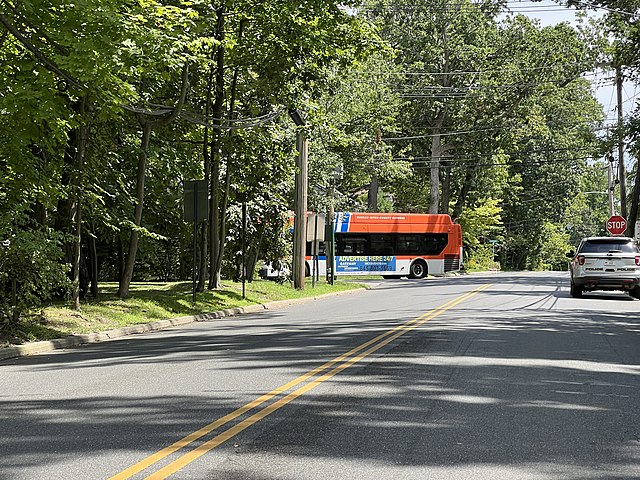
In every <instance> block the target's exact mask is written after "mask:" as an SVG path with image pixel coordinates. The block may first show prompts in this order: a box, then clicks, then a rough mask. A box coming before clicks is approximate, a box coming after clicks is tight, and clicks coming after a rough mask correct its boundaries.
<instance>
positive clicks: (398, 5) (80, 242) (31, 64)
mask: <svg viewBox="0 0 640 480" xmlns="http://www.w3.org/2000/svg"><path fill="white" fill-rule="evenodd" d="M602 3H603V4H607V2H606V1H604V0H603V1H602ZM618 3H619V2H617V3H616V5H618ZM504 8H505V4H503V3H502V2H496V1H495V0H486V1H480V2H478V1H475V2H471V1H469V0H461V1H458V0H456V2H452V1H451V0H434V1H430V2H417V3H411V2H404V1H389V0H366V1H364V2H349V1H348V2H336V1H332V0H310V1H307V2H304V3H302V4H301V3H300V2H298V1H294V0H275V1H268V2H267V1H258V2H255V1H246V0H216V1H213V2H211V1H204V0H192V1H183V0H172V1H159V0H137V1H133V2H124V3H122V2H115V1H112V0H80V1H74V2H68V1H65V0H62V1H56V2H50V1H48V0H31V1H22V2H17V1H14V0H0V47H1V48H0V83H1V84H2V87H3V88H2V89H0V135H2V137H3V138H4V139H5V140H4V141H3V142H2V144H0V169H1V171H2V175H0V218H1V219H2V220H3V225H2V230H0V235H1V237H2V238H0V240H7V241H10V242H9V244H10V245H11V246H10V247H8V248H4V249H0V254H1V257H0V258H1V262H0V287H2V288H3V293H2V296H1V297H0V303H1V307H2V318H3V319H11V320H4V322H5V323H4V324H3V325H9V326H3V328H12V327H11V326H10V324H11V322H13V323H14V324H15V320H16V318H17V316H19V315H20V313H22V312H25V311H27V310H28V309H29V308H30V307H31V306H32V305H35V304H36V303H37V302H38V301H42V300H44V299H45V298H47V297H49V296H50V295H51V294H57V295H58V296H65V295H66V293H65V285H67V282H66V281H65V279H64V278H63V277H64V275H63V276H61V275H60V273H61V272H63V273H66V274H67V275H66V277H68V278H69V279H70V280H71V282H70V285H72V286H73V288H71V289H70V290H69V293H70V295H71V298H72V301H73V303H74V305H75V306H76V307H79V305H80V298H81V297H82V295H86V294H89V293H90V294H92V295H97V294H98V282H99V281H100V280H106V279H109V280H117V281H118V282H119V283H120V289H119V294H120V296H122V297H125V296H127V294H128V290H129V283H130V282H131V281H132V280H178V279H185V278H189V277H190V275H191V273H192V245H193V239H192V234H193V231H192V229H193V227H192V225H190V224H188V223H185V222H184V221H183V217H182V215H183V212H182V210H183V205H182V203H183V201H182V200H183V194H182V190H183V182H184V181H185V180H188V179H204V180H205V181H206V182H207V185H208V186H209V200H208V203H209V205H208V206H209V216H208V219H207V220H206V221H205V222H204V223H203V224H201V225H200V226H199V227H198V230H197V232H196V235H197V237H196V240H197V246H198V248H197V255H198V258H197V271H198V275H199V288H200V289H203V288H205V285H208V287H209V288H217V287H218V286H219V285H220V283H219V282H220V278H221V277H226V278H231V277H232V278H238V277H240V276H241V275H242V270H241V267H240V262H241V260H240V253H241V251H242V244H243V241H242V236H243V232H244V235H245V246H246V248H245V250H246V252H247V257H248V260H249V261H248V270H249V273H251V272H253V270H254V268H255V264H256V262H257V261H258V259H266V260H270V261H276V260H278V259H282V258H287V256H288V255H289V253H290V242H291V238H290V235H289V231H288V227H287V225H288V223H289V214H288V212H289V211H290V210H291V208H292V201H293V193H292V190H293V175H294V156H295V142H294V139H295V130H294V126H293V124H292V122H291V120H290V119H289V118H288V115H287V112H288V111H289V110H290V109H292V108H298V109H300V110H301V111H303V112H305V114H306V116H307V124H308V125H309V126H308V127H307V129H308V134H309V137H310V141H311V144H310V145H311V146H310V155H309V160H310V177H309V183H310V185H309V209H310V210H318V211H328V210H329V209H330V208H332V207H333V208H335V209H336V210H351V211H358V210H367V209H368V210H371V211H408V212H429V211H430V212H443V213H449V214H451V216H452V217H454V218H455V219H456V220H457V221H459V222H460V223H461V224H462V225H463V229H464V236H465V237H464V240H465V246H466V250H467V253H468V255H469V256H470V263H475V264H477V265H481V266H484V267H492V266H494V265H496V263H495V262H499V263H500V265H501V267H502V268H563V266H564V263H563V262H564V261H563V255H564V251H565V250H568V248H569V245H570V244H571V243H575V242H576V241H577V240H578V239H579V238H580V237H581V236H583V235H587V234H595V233H600V232H601V226H602V225H603V221H604V219H605V218H606V215H607V205H606V198H604V197H601V196H599V195H597V194H592V193H588V192H603V191H604V190H605V188H606V177H605V171H604V170H603V169H602V168H601V166H600V165H601V162H600V163H598V161H599V160H600V159H601V157H602V154H603V153H604V152H605V151H607V150H608V149H609V148H610V143H611V139H607V138H604V139H602V138H599V137H598V135H597V132H598V131H599V130H598V128H599V127H600V125H601V122H602V120H603V118H602V111H601V107H600V106H599V105H598V104H597V102H596V101H595V99H594V98H593V96H592V94H591V90H590V85H589V83H588V82H587V81H586V80H584V79H583V78H582V76H581V75H582V74H583V73H585V72H589V71H591V70H593V68H594V67H595V65H596V64H598V62H602V61H603V59H604V60H607V59H611V58H614V59H617V60H616V61H618V60H619V61H622V59H624V65H625V66H626V68H627V70H626V71H627V72H629V76H631V77H633V75H636V76H637V72H638V71H639V70H638V65H639V63H638V59H637V57H636V56H637V49H635V48H633V47H635V45H637V41H636V36H637V32H636V30H635V26H634V25H633V24H631V23H630V22H628V21H627V17H625V16H621V15H619V14H615V12H611V13H610V14H608V15H607V16H605V19H604V20H603V25H605V26H606V28H607V29H608V30H605V29H603V28H600V27H598V26H597V25H595V24H594V25H592V24H588V23H584V24H582V25H579V26H577V27H575V26H571V25H568V24H560V25H556V26H552V27H541V26H540V25H539V24H537V23H536V22H534V21H532V20H530V19H528V18H526V17H524V16H514V15H509V14H505V10H504ZM625 8H627V7H625ZM628 8H629V9H632V8H633V9H635V7H634V6H632V5H629V6H628ZM634 11H635V10H634ZM598 28H600V29H598ZM612 36H615V37H612ZM608 38H616V43H615V45H613V46H612V47H609V46H607V45H606V42H605V41H604V40H603V39H608ZM614 47H615V48H614ZM633 78H635V77H633ZM636 123H638V122H636ZM630 125H631V126H632V127H633V125H635V124H634V123H633V122H630ZM631 132H632V134H633V132H637V128H635V130H634V129H632V130H631ZM632 138H635V137H632ZM607 142H608V143H607ZM634 145H635V144H631V149H630V150H633V149H635V147H634ZM243 204H244V205H245V206H246V209H247V213H248V215H247V218H248V221H247V225H246V228H243V225H242V205H243ZM18 257H20V262H19V261H18ZM28 259H30V260H28ZM34 272H35V274H34ZM37 272H41V273H42V275H40V276H38V275H37ZM18 280H20V281H18ZM16 312H18V313H16Z"/></svg>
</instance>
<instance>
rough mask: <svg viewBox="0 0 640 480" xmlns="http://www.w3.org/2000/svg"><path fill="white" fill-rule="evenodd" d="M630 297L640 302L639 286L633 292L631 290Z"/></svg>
mask: <svg viewBox="0 0 640 480" xmlns="http://www.w3.org/2000/svg"><path fill="white" fill-rule="evenodd" d="M629 295H631V296H632V297H633V298H637V299H639V300H640V287H639V286H637V285H636V286H635V287H633V288H632V289H631V290H629Z"/></svg>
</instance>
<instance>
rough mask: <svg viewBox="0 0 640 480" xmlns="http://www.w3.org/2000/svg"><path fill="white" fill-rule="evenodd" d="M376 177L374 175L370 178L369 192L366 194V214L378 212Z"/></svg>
mask: <svg viewBox="0 0 640 480" xmlns="http://www.w3.org/2000/svg"><path fill="white" fill-rule="evenodd" d="M378 189H379V186H378V177H376V176H375V175H372V176H371V183H370V184H369V192H368V194H367V211H368V212H377V211H378Z"/></svg>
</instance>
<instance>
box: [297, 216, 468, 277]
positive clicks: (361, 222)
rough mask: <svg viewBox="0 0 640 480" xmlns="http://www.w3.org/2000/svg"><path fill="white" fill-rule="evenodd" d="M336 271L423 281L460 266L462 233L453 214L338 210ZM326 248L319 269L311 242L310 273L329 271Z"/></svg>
mask: <svg viewBox="0 0 640 480" xmlns="http://www.w3.org/2000/svg"><path fill="white" fill-rule="evenodd" d="M334 232H335V273H336V275H337V276H341V275H382V276H383V277H391V278H392V277H401V276H407V277H409V278H424V277H425V276H427V275H428V274H431V275H444V274H445V273H446V272H451V271H457V270H460V269H461V268H462V229H461V228H460V225H458V224H456V223H453V222H452V221H451V217H450V216H449V215H443V214H435V215H433V214H418V213H350V212H337V213H336V214H335V217H334ZM324 247H325V245H324V244H321V245H320V249H319V255H318V259H319V261H318V262H317V265H316V266H315V267H314V266H313V262H312V256H311V243H310V242H309V243H308V244H307V256H306V262H307V272H308V273H312V272H314V273H315V272H317V274H318V276H322V275H325V273H326V260H327V257H326V253H327V252H325V248H324Z"/></svg>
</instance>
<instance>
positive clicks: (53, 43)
mask: <svg viewBox="0 0 640 480" xmlns="http://www.w3.org/2000/svg"><path fill="white" fill-rule="evenodd" d="M1 1H2V3H3V4H5V5H6V6H7V8H9V10H11V11H12V12H13V13H14V15H16V16H17V17H18V20H20V21H21V22H22V23H23V24H24V25H26V26H27V27H29V28H32V29H33V30H34V31H35V32H36V33H37V34H38V35H40V36H41V37H42V38H44V39H45V40H46V41H47V42H49V43H50V44H51V46H52V47H53V48H54V49H55V50H56V51H57V52H58V53H61V54H63V55H68V54H69V49H67V48H65V47H63V46H62V45H60V44H59V43H58V42H56V41H55V40H53V39H52V38H51V37H50V36H49V35H47V34H46V33H44V32H43V31H42V30H41V29H40V28H38V27H37V26H36V25H34V24H33V23H31V21H30V20H29V19H28V18H27V17H25V16H24V15H23V14H22V13H20V11H19V10H18V8H17V7H15V6H13V5H11V4H10V3H9V2H8V1H7V0H1Z"/></svg>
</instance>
